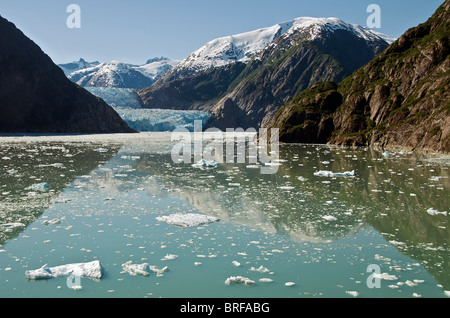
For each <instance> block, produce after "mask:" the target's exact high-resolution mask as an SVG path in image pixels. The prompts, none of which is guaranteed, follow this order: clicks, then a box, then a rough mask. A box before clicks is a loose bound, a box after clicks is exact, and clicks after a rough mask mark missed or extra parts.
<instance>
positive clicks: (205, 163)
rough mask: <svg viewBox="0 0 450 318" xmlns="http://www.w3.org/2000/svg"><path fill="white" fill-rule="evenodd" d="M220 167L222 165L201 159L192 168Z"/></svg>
mask: <svg viewBox="0 0 450 318" xmlns="http://www.w3.org/2000/svg"><path fill="white" fill-rule="evenodd" d="M219 165H220V163H218V162H217V161H214V160H206V159H201V160H199V161H198V162H197V163H194V164H193V165H192V166H193V167H209V168H215V167H218V166H219Z"/></svg>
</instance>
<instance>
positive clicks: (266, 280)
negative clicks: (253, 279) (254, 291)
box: [259, 278, 273, 283]
mask: <svg viewBox="0 0 450 318" xmlns="http://www.w3.org/2000/svg"><path fill="white" fill-rule="evenodd" d="M259 281H260V282H261V283H271V282H273V279H271V278H260V279H259Z"/></svg>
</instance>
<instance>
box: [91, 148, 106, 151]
mask: <svg viewBox="0 0 450 318" xmlns="http://www.w3.org/2000/svg"><path fill="white" fill-rule="evenodd" d="M94 151H97V152H108V149H107V148H97V149H94Z"/></svg>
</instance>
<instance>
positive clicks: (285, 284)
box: [284, 282, 295, 287]
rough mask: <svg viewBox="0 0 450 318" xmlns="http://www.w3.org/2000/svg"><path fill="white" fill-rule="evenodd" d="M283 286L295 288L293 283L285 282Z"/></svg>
mask: <svg viewBox="0 0 450 318" xmlns="http://www.w3.org/2000/svg"><path fill="white" fill-rule="evenodd" d="M284 286H286V287H292V286H295V283H294V282H286V283H284Z"/></svg>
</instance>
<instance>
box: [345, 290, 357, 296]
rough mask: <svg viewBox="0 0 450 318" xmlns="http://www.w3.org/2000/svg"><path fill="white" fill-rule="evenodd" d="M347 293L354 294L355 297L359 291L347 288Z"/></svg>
mask: <svg viewBox="0 0 450 318" xmlns="http://www.w3.org/2000/svg"><path fill="white" fill-rule="evenodd" d="M346 293H347V294H349V295H352V296H353V297H355V298H356V297H358V296H359V293H358V292H357V291H353V290H347V291H346Z"/></svg>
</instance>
